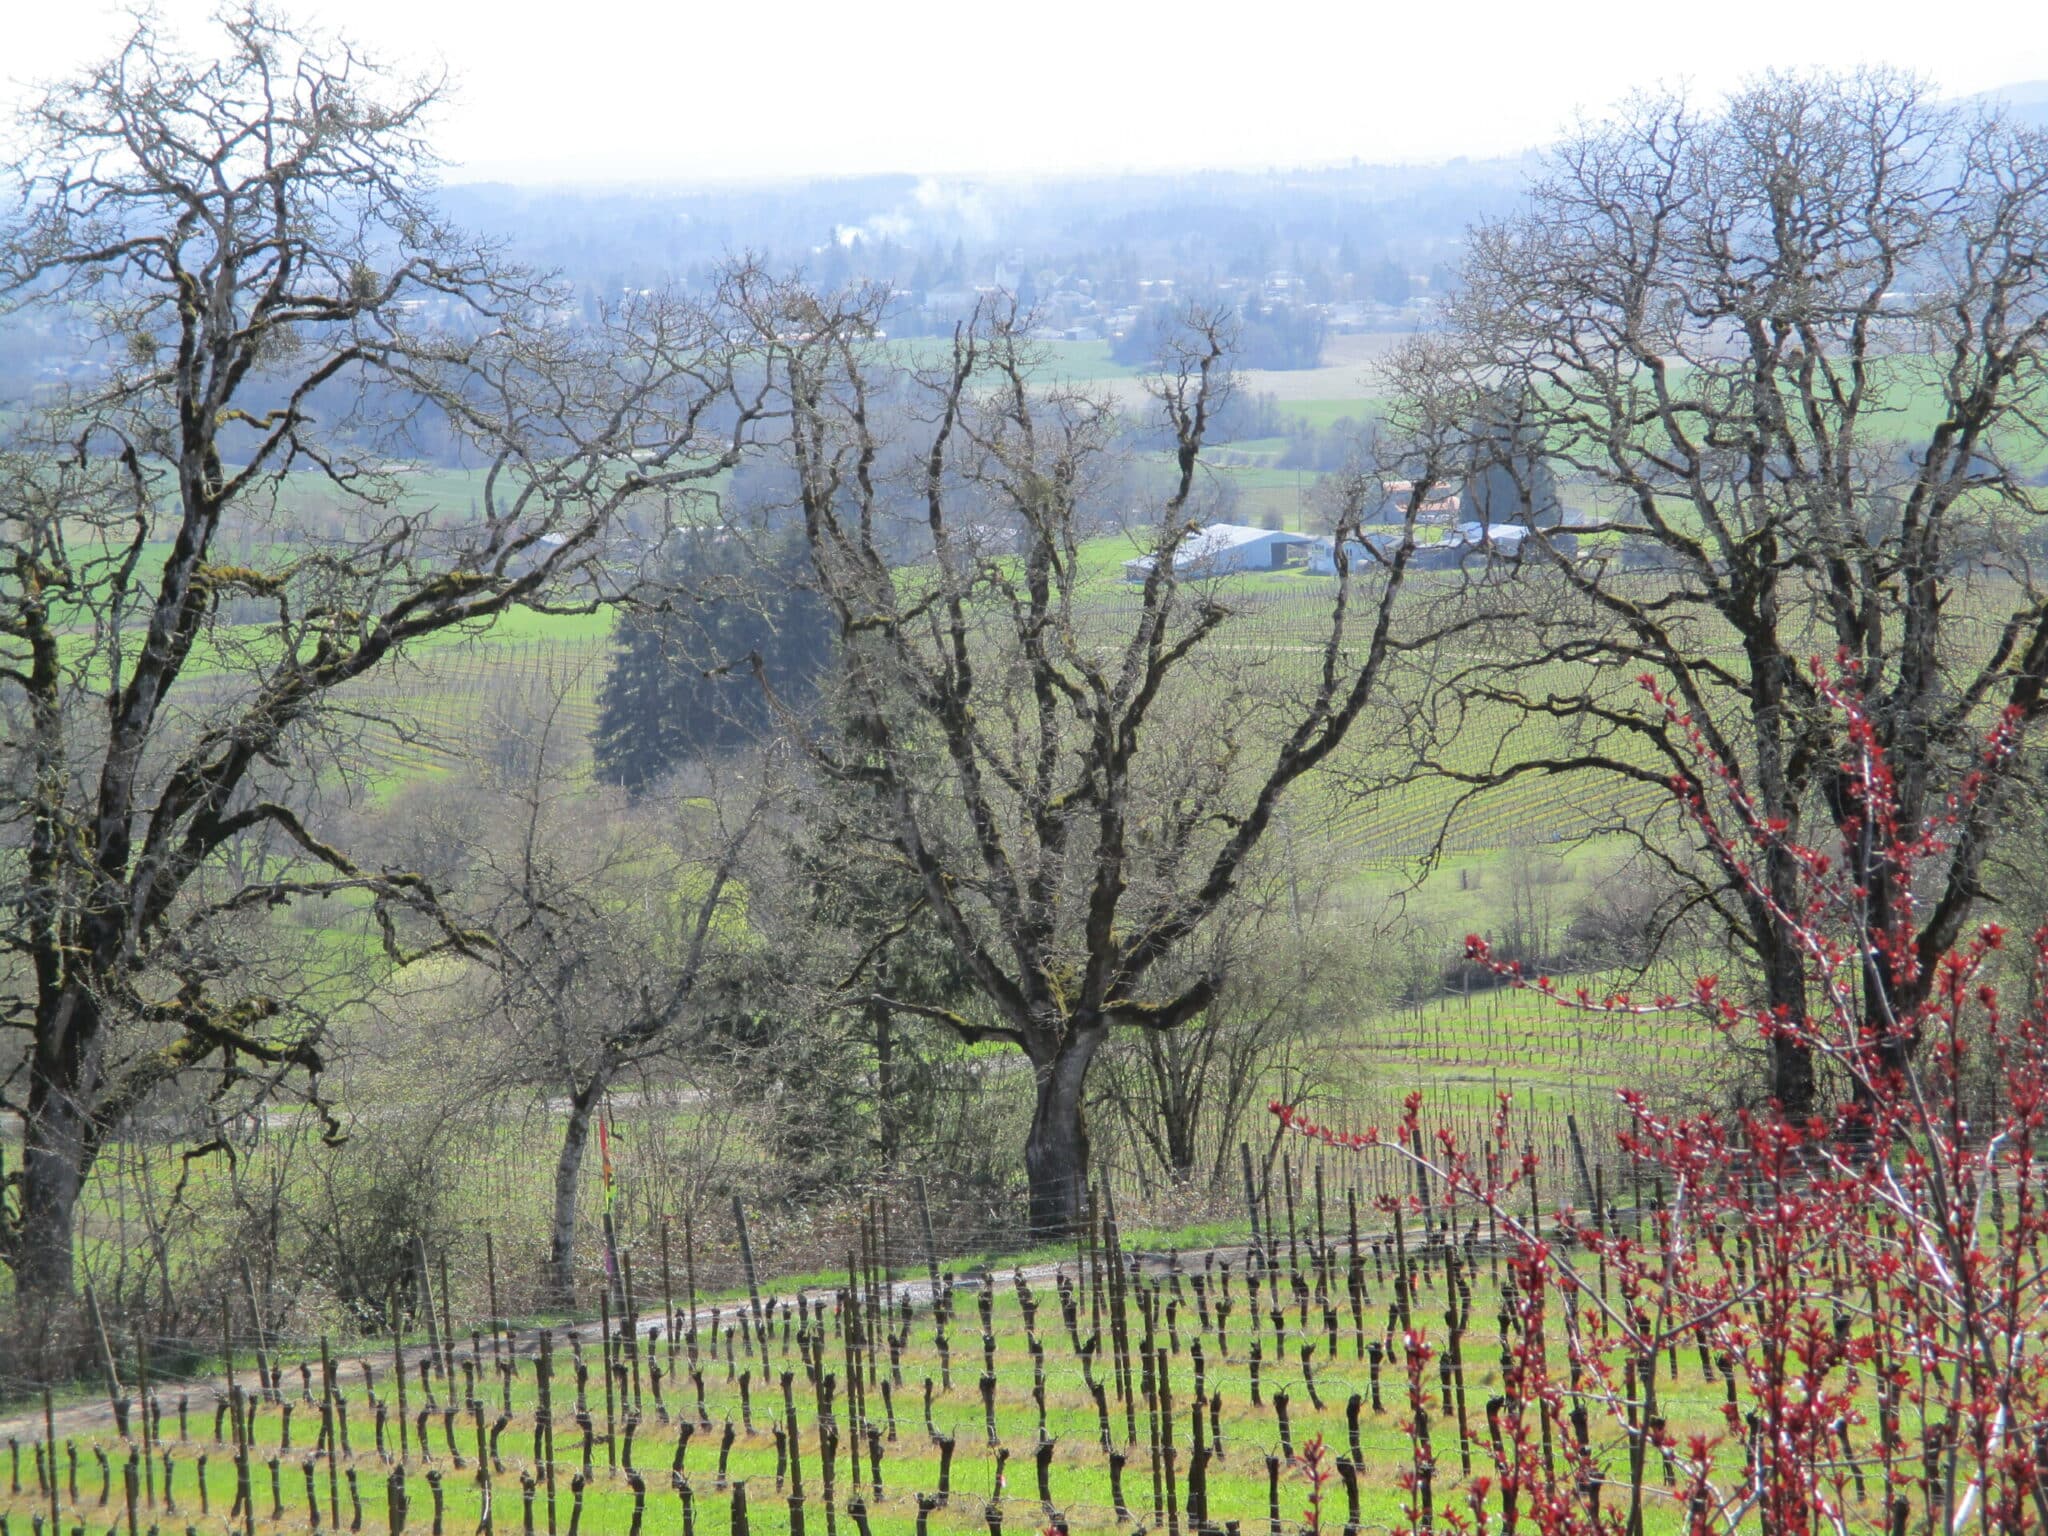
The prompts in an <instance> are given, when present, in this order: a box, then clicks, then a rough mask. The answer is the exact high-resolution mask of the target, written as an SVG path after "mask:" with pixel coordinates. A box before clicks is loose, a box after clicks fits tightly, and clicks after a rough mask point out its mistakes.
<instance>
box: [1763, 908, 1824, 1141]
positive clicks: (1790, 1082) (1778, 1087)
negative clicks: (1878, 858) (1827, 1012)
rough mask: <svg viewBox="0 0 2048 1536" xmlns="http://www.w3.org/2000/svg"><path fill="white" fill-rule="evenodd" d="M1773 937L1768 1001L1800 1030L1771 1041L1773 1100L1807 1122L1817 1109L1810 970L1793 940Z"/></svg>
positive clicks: (1767, 983) (1792, 1114)
mask: <svg viewBox="0 0 2048 1536" xmlns="http://www.w3.org/2000/svg"><path fill="white" fill-rule="evenodd" d="M1786 910H1788V911H1790V910H1795V909H1793V908H1789V907H1788V908H1787V909H1786ZM1771 937H1772V939H1773V940H1775V943H1774V946H1773V952H1772V954H1771V956H1770V958H1769V960H1768V962H1767V964H1766V974H1765V997H1766V999H1767V1000H1768V1001H1769V1003H1770V1005H1771V1008H1772V1010H1773V1011H1774V1012H1776V1013H1778V1014H1779V1015H1780V1016H1781V1017H1782V1018H1783V1019H1784V1020H1785V1021H1786V1022H1787V1023H1788V1024H1790V1025H1792V1026H1794V1027H1795V1028H1797V1029H1798V1030H1799V1038H1793V1037H1791V1036H1789V1035H1784V1034H1773V1035H1772V1036H1771V1038H1770V1042H1769V1045H1770V1054H1771V1097H1772V1098H1774V1099H1776V1100H1777V1101H1778V1104H1779V1106H1780V1107H1781V1108H1783V1110H1784V1111H1785V1114H1786V1116H1787V1117H1788V1118H1789V1119H1792V1120H1805V1119H1806V1118H1807V1117H1808V1116H1810V1115H1811V1114H1812V1113H1813V1112H1814V1108H1815V1104H1814V1095H1815V1084H1814V1072H1813V1049H1812V1046H1811V1045H1810V1044H1809V1043H1808V1042H1807V1040H1806V1038H1805V1033H1806V1024H1807V1017H1806V968H1805V966H1804V964H1803V963H1802V962H1801V959H1800V954H1799V951H1798V949H1797V948H1796V947H1795V946H1794V945H1793V943H1792V942H1791V940H1790V939H1789V938H1786V937H1784V936H1783V935H1780V934H1778V933H1776V932H1773V933H1772V934H1771Z"/></svg>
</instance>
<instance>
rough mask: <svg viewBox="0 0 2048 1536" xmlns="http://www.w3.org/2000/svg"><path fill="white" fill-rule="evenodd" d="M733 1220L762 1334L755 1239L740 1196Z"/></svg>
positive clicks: (764, 1345)
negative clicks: (755, 1265) (755, 1266)
mask: <svg viewBox="0 0 2048 1536" xmlns="http://www.w3.org/2000/svg"><path fill="white" fill-rule="evenodd" d="M732 1219H733V1225H734V1226H735V1227H737V1228H738V1229H739V1237H740V1263H741V1265H742V1266H743V1267H744V1268H745V1269H746V1272H747V1305H748V1307H749V1308H750V1309H751V1311H752V1313H753V1318H754V1331H755V1333H757V1334H762V1328H761V1277H760V1276H759V1275H758V1274H757V1273H756V1272H755V1270H754V1239H753V1235H752V1234H751V1233H750V1232H749V1231H748V1230H747V1208H746V1206H744V1205H743V1204H741V1203H740V1197H739V1196H738V1195H734V1196H733V1197H732ZM761 1364H762V1366H763V1367H764V1368H765V1367H768V1365H769V1360H768V1341H767V1338H766V1335H765V1334H763V1335H762V1338H761Z"/></svg>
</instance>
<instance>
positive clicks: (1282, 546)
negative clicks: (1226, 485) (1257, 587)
mask: <svg viewBox="0 0 2048 1536" xmlns="http://www.w3.org/2000/svg"><path fill="white" fill-rule="evenodd" d="M1315 542H1316V541H1315V540H1314V539H1312V538H1310V537H1309V536H1308V535H1307V534H1303V533H1288V532H1285V531H1284V530H1282V529H1278V528H1248V527H1246V526H1245V525H1244V524H1242V523H1210V524H1208V525H1207V526H1206V527H1203V528H1197V529H1196V530H1195V531H1194V532H1192V533H1190V534H1189V535H1188V536H1187V537H1186V538H1185V539H1183V540H1182V541H1181V543H1180V547H1179V548H1178V549H1176V550H1174V552H1173V574H1174V575H1175V576H1176V577H1177V578H1179V579H1180V580H1182V581H1199V580H1201V579H1202V578H1204V577H1207V576H1230V575H1235V574H1238V573H1241V572H1245V571H1278V570H1284V569H1286V567H1287V566H1288V564H1289V563H1290V561H1291V559H1292V557H1293V556H1294V554H1295V553H1296V552H1297V551H1299V550H1300V549H1301V548H1302V547H1303V546H1305V545H1313V544H1314V543H1315ZM1155 560H1156V556H1153V555H1140V556H1138V558H1137V559H1135V560H1126V561H1125V562H1124V580H1125V581H1143V580H1144V579H1145V578H1146V577H1147V576H1149V575H1151V574H1152V567H1153V564H1154V562H1155Z"/></svg>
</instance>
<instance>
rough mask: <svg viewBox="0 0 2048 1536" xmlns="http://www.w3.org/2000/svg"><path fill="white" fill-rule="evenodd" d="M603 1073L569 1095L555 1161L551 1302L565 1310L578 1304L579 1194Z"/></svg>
mask: <svg viewBox="0 0 2048 1536" xmlns="http://www.w3.org/2000/svg"><path fill="white" fill-rule="evenodd" d="M604 1086H605V1079H604V1077H603V1075H602V1074H600V1075H598V1076H595V1077H593V1078H591V1079H590V1081H589V1082H587V1083H585V1084H584V1085H583V1086H582V1087H581V1088H578V1089H576V1090H575V1091H573V1092H572V1093H571V1094H570V1095H569V1123H568V1125H567V1126H566V1127H565V1128H564V1129H563V1131H562V1150H561V1152H560V1153H559V1154H558V1155H557V1156H556V1158H555V1213H554V1219H553V1221H552V1223H551V1224H550V1226H549V1230H548V1299H549V1300H550V1301H551V1302H552V1303H553V1304H554V1305H555V1306H557V1307H560V1308H562V1309H564V1310H567V1309H570V1308H573V1307H574V1306H575V1305H576V1193H577V1187H578V1185H579V1184H580V1182H581V1180H582V1175H583V1153H584V1151H585V1149H586V1148H588V1147H589V1145H590V1120H591V1116H592V1114H593V1113H594V1112H595V1110H596V1108H597V1101H598V1100H599V1099H600V1098H602V1097H603V1096H604Z"/></svg>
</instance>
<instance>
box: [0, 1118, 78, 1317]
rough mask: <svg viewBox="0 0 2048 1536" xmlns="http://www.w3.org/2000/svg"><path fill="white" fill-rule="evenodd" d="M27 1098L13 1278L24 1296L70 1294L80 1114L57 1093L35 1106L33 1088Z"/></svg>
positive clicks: (76, 1196) (76, 1202)
mask: <svg viewBox="0 0 2048 1536" xmlns="http://www.w3.org/2000/svg"><path fill="white" fill-rule="evenodd" d="M29 1104H30V1108H29V1116H28V1128H27V1136H26V1140H25V1142H24V1143H23V1146H22V1164H21V1215H20V1224H19V1226H18V1227H17V1228H16V1230H15V1234H14V1236H15V1254H16V1264H15V1271H14V1283H15V1285H16V1287H17V1288H18V1289H19V1290H20V1292H21V1294H22V1295H23V1296H42V1297H62V1296H69V1295H70V1294H71V1284H72V1262H71V1228H72V1220H73V1217H74V1215H75V1214H76V1212H77V1209H78V1191H79V1188H80V1186H81V1185H82V1184H83V1183H84V1181H85V1175H84V1163H85V1140H86V1138H85V1117H84V1116H83V1115H80V1114H79V1113H77V1111H76V1109H75V1108H74V1107H73V1106H72V1104H71V1102H70V1099H69V1097H68V1095H64V1094H61V1093H60V1094H57V1095H53V1096H51V1097H49V1098H46V1099H45V1100H44V1101H43V1103H42V1104H41V1105H40V1106H38V1105H37V1103H36V1096H35V1095H34V1094H33V1093H32V1094H31V1095H30V1098H29Z"/></svg>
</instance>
